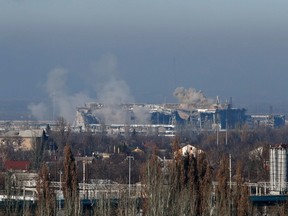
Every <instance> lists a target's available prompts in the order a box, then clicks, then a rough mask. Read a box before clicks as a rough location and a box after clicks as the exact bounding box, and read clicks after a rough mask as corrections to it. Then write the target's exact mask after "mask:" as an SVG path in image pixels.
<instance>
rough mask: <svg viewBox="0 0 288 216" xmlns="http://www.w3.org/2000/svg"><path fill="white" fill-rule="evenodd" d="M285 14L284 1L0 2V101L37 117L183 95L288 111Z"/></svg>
mask: <svg viewBox="0 0 288 216" xmlns="http://www.w3.org/2000/svg"><path fill="white" fill-rule="evenodd" d="M287 8H288V1H284V0H274V1H270V0H241V1H239V0H181V1H175V0H145V1H144V0H121V1H120V0H61V1H59V0H49V1H47V0H0V74H1V79H0V100H7V99H12V100H23V99H24V100H27V101H30V103H31V104H30V105H29V109H30V110H31V111H32V112H34V113H37V112H38V115H40V113H41V112H43V111H44V110H45V109H48V108H47V104H50V106H51V104H53V106H57V110H58V112H66V111H65V110H66V108H67V107H73V106H80V105H81V104H83V103H85V102H86V101H89V100H90V101H107V100H108V101H110V102H111V101H115V100H117V101H120V102H138V103H142V102H144V103H164V102H177V99H176V98H175V97H174V96H173V92H174V90H175V89H176V88H177V87H184V88H185V89H189V88H195V89H197V90H201V91H203V92H204V93H205V95H206V96H207V97H209V98H216V97H217V96H219V97H220V98H221V99H222V100H223V101H224V100H226V99H227V98H230V97H232V98H233V102H234V103H235V105H237V106H238V107H248V108H249V107H250V108H251V109H253V108H255V107H262V106H267V107H268V106H270V105H273V106H274V107H276V108H275V110H276V109H277V107H284V106H286V105H288V98H287V96H286V95H287V90H288V85H287V80H288V73H287V72H288V70H287V69H288V28H287V22H288V13H287ZM61 103H63V104H62V105H61ZM55 104H56V105H55ZM45 107H46V108H45ZM55 109H56V108H55ZM61 110H62V111H61ZM50 112H51V111H50ZM71 112H72V110H71ZM36 115H37V114H36Z"/></svg>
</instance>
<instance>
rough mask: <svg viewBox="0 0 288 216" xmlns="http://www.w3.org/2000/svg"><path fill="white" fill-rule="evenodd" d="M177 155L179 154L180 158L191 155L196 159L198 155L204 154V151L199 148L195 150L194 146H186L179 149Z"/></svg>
mask: <svg viewBox="0 0 288 216" xmlns="http://www.w3.org/2000/svg"><path fill="white" fill-rule="evenodd" d="M175 153H176V152H175ZM175 153H174V154H175ZM178 153H180V155H182V156H186V155H193V156H194V157H196V156H197V155H198V154H201V153H204V151H203V150H201V149H199V148H196V147H195V146H192V145H190V144H188V145H185V146H183V147H182V148H180V149H179V150H178Z"/></svg>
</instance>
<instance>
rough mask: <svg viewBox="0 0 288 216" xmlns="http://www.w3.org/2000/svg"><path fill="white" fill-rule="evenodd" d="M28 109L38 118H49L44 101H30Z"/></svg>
mask: <svg viewBox="0 0 288 216" xmlns="http://www.w3.org/2000/svg"><path fill="white" fill-rule="evenodd" d="M28 109H29V110H30V112H31V113H32V115H33V116H34V117H35V118H36V119H38V120H46V119H49V110H48V107H47V105H46V104H45V103H43V102H40V103H38V104H35V103H31V104H29V105H28Z"/></svg>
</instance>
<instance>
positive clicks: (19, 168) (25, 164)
mask: <svg viewBox="0 0 288 216" xmlns="http://www.w3.org/2000/svg"><path fill="white" fill-rule="evenodd" d="M30 165H31V162H30V161H12V160H9V161H6V162H5V170H6V171H14V172H15V171H16V172H27V171H28V170H29V168H30Z"/></svg>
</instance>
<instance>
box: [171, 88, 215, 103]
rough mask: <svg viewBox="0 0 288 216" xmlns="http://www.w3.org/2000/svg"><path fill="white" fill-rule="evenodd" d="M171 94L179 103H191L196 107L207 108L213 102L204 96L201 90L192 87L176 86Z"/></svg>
mask: <svg viewBox="0 0 288 216" xmlns="http://www.w3.org/2000/svg"><path fill="white" fill-rule="evenodd" d="M173 95H174V96H175V97H176V98H177V99H178V101H179V103H180V104H186V105H192V106H194V107H196V108H200V107H206V108H207V107H210V106H211V105H212V103H213V100H212V99H209V98H206V96H205V95H204V93H203V92H202V91H198V90H196V89H194V88H189V89H185V88H184V87H178V88H176V89H175V91H174V93H173Z"/></svg>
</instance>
